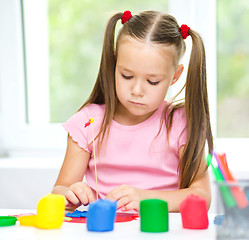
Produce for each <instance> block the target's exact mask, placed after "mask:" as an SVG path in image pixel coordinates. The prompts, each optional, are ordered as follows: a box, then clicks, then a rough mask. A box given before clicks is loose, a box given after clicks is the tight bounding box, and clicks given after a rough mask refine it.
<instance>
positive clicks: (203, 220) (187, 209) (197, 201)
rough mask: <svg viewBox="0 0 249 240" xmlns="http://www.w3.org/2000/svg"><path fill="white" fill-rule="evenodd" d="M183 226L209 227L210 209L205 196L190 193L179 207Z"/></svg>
mask: <svg viewBox="0 0 249 240" xmlns="http://www.w3.org/2000/svg"><path fill="white" fill-rule="evenodd" d="M179 210H180V213H181V216H182V226H183V228H188V229H206V228H208V224H209V222H208V214H207V213H208V209H207V202H206V200H205V199H204V198H201V197H199V196H195V195H193V194H190V195H189V196H188V197H187V198H186V199H185V200H184V201H182V203H181V204H180V207H179Z"/></svg>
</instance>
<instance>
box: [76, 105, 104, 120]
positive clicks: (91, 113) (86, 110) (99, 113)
mask: <svg viewBox="0 0 249 240" xmlns="http://www.w3.org/2000/svg"><path fill="white" fill-rule="evenodd" d="M79 113H81V114H83V115H86V116H87V117H89V118H97V119H100V118H103V116H104V114H105V104H102V105H100V104H95V103H91V104H88V105H86V106H84V107H83V108H81V109H80V110H79Z"/></svg>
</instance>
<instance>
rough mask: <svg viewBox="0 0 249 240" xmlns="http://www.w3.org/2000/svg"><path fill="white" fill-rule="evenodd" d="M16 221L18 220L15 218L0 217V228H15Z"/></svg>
mask: <svg viewBox="0 0 249 240" xmlns="http://www.w3.org/2000/svg"><path fill="white" fill-rule="evenodd" d="M16 220H17V218H16V217H13V216H0V227H7V226H13V225H15V224H16Z"/></svg>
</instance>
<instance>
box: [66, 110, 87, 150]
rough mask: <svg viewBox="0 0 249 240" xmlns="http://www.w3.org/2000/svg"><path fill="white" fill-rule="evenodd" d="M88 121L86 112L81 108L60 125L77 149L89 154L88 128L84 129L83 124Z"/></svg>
mask: <svg viewBox="0 0 249 240" xmlns="http://www.w3.org/2000/svg"><path fill="white" fill-rule="evenodd" d="M88 121H89V116H88V112H87V111H86V110H85V109H84V108H82V109H81V110H80V111H78V112H77V113H75V114H74V115H73V116H72V117H71V118H70V119H69V120H67V121H66V122H65V123H64V124H62V126H63V127H64V128H65V130H66V131H67V132H68V134H69V136H70V137H71V138H72V139H73V140H74V141H75V142H76V143H78V145H79V147H81V148H83V149H84V150H85V151H87V152H91V151H90V150H89V148H88V145H89V143H88V128H85V123H86V122H88Z"/></svg>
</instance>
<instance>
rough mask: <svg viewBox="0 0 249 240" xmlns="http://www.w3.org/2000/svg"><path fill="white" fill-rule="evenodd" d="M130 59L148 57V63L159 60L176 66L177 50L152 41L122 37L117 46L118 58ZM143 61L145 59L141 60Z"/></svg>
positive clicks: (172, 46) (171, 46)
mask: <svg viewBox="0 0 249 240" xmlns="http://www.w3.org/2000/svg"><path fill="white" fill-rule="evenodd" d="M129 56H130V57H132V58H136V59H137V60H138V59H139V57H140V56H142V57H146V56H147V57H148V58H147V59H144V60H147V61H150V60H152V59H157V60H158V61H160V59H161V61H163V62H165V61H166V62H168V63H172V65H175V60H176V56H177V50H176V47H175V46H174V45H166V44H156V43H152V42H151V41H146V40H140V39H136V38H132V37H129V36H124V37H122V38H121V39H120V40H119V42H118V46H117V58H118V59H119V60H120V58H123V59H128V58H129ZM140 60H143V59H140Z"/></svg>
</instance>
